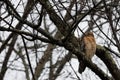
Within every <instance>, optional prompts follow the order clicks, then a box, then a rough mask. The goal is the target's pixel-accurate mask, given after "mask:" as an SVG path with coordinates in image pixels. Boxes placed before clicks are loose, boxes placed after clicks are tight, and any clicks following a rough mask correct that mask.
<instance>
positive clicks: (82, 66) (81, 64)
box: [79, 61, 86, 73]
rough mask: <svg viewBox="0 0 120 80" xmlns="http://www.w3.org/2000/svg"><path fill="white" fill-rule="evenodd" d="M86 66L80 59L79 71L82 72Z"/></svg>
mask: <svg viewBox="0 0 120 80" xmlns="http://www.w3.org/2000/svg"><path fill="white" fill-rule="evenodd" d="M85 68H86V65H85V64H84V62H83V61H80V63H79V73H82V72H83V71H84V70H85Z"/></svg>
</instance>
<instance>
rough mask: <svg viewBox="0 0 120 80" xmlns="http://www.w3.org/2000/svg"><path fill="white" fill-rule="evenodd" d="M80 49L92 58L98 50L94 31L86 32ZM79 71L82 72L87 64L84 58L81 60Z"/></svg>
mask: <svg viewBox="0 0 120 80" xmlns="http://www.w3.org/2000/svg"><path fill="white" fill-rule="evenodd" d="M80 50H81V51H82V52H84V53H85V56H86V57H87V58H88V59H89V60H91V59H92V57H93V56H94V54H95V52H96V41H95V38H94V35H93V33H92V32H86V33H85V34H84V35H83V37H82V39H81V45H80ZM79 62H80V63H79V73H82V72H83V71H84V70H85V68H86V65H85V63H84V61H83V60H79Z"/></svg>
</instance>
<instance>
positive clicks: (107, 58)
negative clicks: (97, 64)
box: [96, 45, 120, 80]
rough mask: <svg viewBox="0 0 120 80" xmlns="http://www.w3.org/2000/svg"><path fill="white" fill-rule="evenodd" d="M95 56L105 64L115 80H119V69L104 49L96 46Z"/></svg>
mask: <svg viewBox="0 0 120 80" xmlns="http://www.w3.org/2000/svg"><path fill="white" fill-rule="evenodd" d="M96 55H97V56H98V57H99V58H100V59H101V60H102V61H103V62H104V63H105V65H106V66H107V68H108V69H109V71H110V73H111V74H112V76H113V77H114V79H115V80H120V69H118V67H117V65H116V63H115V61H114V60H113V58H112V57H111V55H110V52H108V51H107V50H106V49H105V48H104V47H102V46H100V45H97V51H96Z"/></svg>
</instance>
